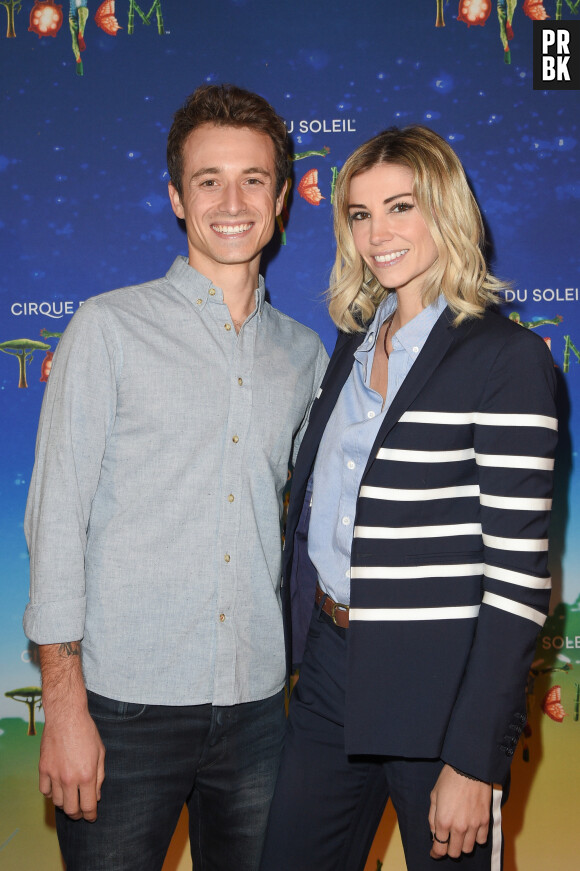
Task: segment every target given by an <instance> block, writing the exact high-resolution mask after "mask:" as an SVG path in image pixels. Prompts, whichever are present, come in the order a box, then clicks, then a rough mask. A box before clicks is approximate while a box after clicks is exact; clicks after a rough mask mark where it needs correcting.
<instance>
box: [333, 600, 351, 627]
mask: <svg viewBox="0 0 580 871" xmlns="http://www.w3.org/2000/svg"><path fill="white" fill-rule="evenodd" d="M337 608H342V610H343V611H348V605H343V604H342V602H333V603H332V607H331V609H330V616H331V617H332V622H333V623H334V625H335V626H338V623H337V622H336V609H337Z"/></svg>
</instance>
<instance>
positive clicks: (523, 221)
mask: <svg viewBox="0 0 580 871" xmlns="http://www.w3.org/2000/svg"><path fill="white" fill-rule="evenodd" d="M473 2H474V3H475V6H476V7H477V8H481V10H482V14H484V15H485V13H486V11H487V9H488V8H489V7H490V6H491V4H490V3H489V2H487V0H481V2H477V0H473ZM1 5H2V6H3V7H4V8H3V9H0V26H1V27H2V32H1V35H0V70H1V78H0V81H1V85H0V87H1V108H0V117H1V119H2V121H1V125H2V126H1V131H0V183H1V186H2V187H1V189H2V198H1V203H0V238H1V240H2V261H1V266H0V323H1V333H0V350H3V351H5V352H12V354H14V353H15V352H16V353H19V354H21V355H22V354H24V353H28V352H29V351H30V347H29V346H27V347H26V348H25V345H26V343H24V344H22V343H20V345H19V344H18V342H16V344H13V346H12V347H10V346H6V345H5V344H4V343H6V342H12V343H14V342H15V340H22V339H25V340H28V341H29V342H30V341H32V342H41V343H44V345H45V346H47V347H44V348H40V349H37V350H36V351H35V353H34V355H33V357H32V358H30V357H27V359H26V379H27V384H28V387H19V380H20V369H19V361H18V359H12V358H11V356H9V355H8V353H0V413H1V420H2V430H1V431H2V449H1V454H0V533H1V536H2V551H1V555H0V594H1V597H2V608H1V610H0V730H3V734H0V765H4V764H7V754H6V753H4V756H2V749H4V750H6V748H7V747H8V746H9V744H8V738H9V736H10V735H12V734H13V730H14V729H16V730H18V729H19V728H21V726H20V725H19V724H20V723H21V720H22V719H24V718H25V719H26V722H27V721H28V712H27V709H26V708H25V707H24V706H23V705H18V704H16V702H15V700H14V699H13V698H10V697H5V695H4V693H5V692H9V691H12V690H14V689H17V688H24V687H30V686H37V685H38V683H39V674H38V670H37V668H36V666H35V665H34V663H33V662H31V659H34V652H33V651H32V650H30V649H29V646H28V644H27V642H26V639H25V638H24V635H23V632H22V628H21V619H22V612H23V610H24V607H25V604H26V601H27V594H28V562H27V553H26V545H25V542H24V537H23V532H22V517H23V513H24V506H25V499H26V492H27V487H28V483H29V480H30V473H31V468H32V462H33V454H34V440H35V434H36V424H37V420H38V413H39V408H40V403H41V400H42V394H43V390H44V383H43V382H42V381H41V380H40V379H41V376H42V375H43V372H44V371H45V369H46V368H47V366H46V362H47V352H48V358H49V356H50V352H52V351H54V349H55V347H56V344H57V342H58V334H59V333H60V332H62V330H63V329H64V327H65V326H66V324H67V322H68V320H69V319H70V316H71V315H72V313H73V312H74V311H75V310H76V309H77V307H78V306H79V305H80V304H81V303H82V301H83V300H85V299H87V298H88V297H90V296H92V295H94V294H97V293H101V292H103V291H106V290H109V289H111V288H113V287H117V286H121V285H126V284H132V283H136V282H140V281H144V280H146V279H150V278H152V277H156V276H159V275H161V274H163V273H164V272H165V271H166V270H167V268H168V267H169V265H170V264H171V262H172V260H173V258H174V257H175V255H176V254H178V253H184V252H185V250H186V245H185V238H184V235H183V232H182V230H181V228H180V226H179V225H178V223H177V221H176V220H175V218H174V216H173V214H172V212H171V210H170V207H169V203H168V199H167V192H166V188H167V180H168V179H167V172H166V167H165V144H166V137H167V133H168V130H169V126H170V124H171V119H172V113H173V111H174V110H175V109H176V108H177V107H178V106H179V105H180V104H181V103H182V102H183V100H184V98H185V97H186V96H187V94H189V93H190V92H191V91H192V90H194V88H195V87H196V86H197V85H199V84H200V83H202V82H221V81H232V82H235V83H236V84H239V85H241V86H243V87H246V88H249V89H251V90H255V91H258V92H259V93H261V94H263V95H264V96H265V97H266V98H267V99H268V100H270V101H271V102H272V104H273V105H274V106H275V107H276V109H277V110H278V111H279V112H280V114H282V115H283V117H284V118H285V119H286V121H287V124H288V128H289V130H290V131H291V134H292V139H293V145H294V151H295V154H296V160H295V163H294V183H293V187H292V191H291V195H290V202H289V218H288V220H287V221H286V222H285V233H284V238H282V237H281V236H280V234H277V237H276V240H275V243H274V244H273V245H271V246H270V248H269V250H268V252H267V255H266V258H265V270H266V283H267V286H268V289H269V293H270V297H271V301H272V303H273V304H274V305H275V306H277V307H278V308H280V309H282V310H283V311H285V312H287V313H288V314H290V315H292V316H293V317H295V318H297V319H298V320H300V321H303V322H304V323H307V324H309V325H310V326H312V327H313V328H314V329H316V330H317V331H318V332H319V333H320V335H321V336H322V338H323V340H324V342H325V344H326V345H327V347H328V349H329V351H330V350H332V346H333V344H334V329H333V327H332V324H331V322H330V320H329V318H328V316H327V314H326V310H325V305H324V301H323V297H322V294H323V291H324V289H325V287H326V285H327V281H328V275H329V271H330V267H331V263H332V259H333V244H332V226H331V191H332V182H333V177H334V173H335V171H336V168H340V167H341V165H342V163H343V162H344V159H345V157H346V156H347V155H348V154H349V153H350V152H351V151H352V150H353V149H354V148H355V147H356V146H357V145H358V144H360V143H361V142H363V141H364V140H365V139H367V138H369V137H370V136H372V135H373V134H375V133H377V132H378V131H380V130H381V129H384V128H385V127H387V126H390V125H393V124H396V125H405V124H410V123H423V124H428V125H430V126H432V127H433V128H434V129H435V130H437V131H438V132H439V133H440V134H441V135H443V136H444V137H445V138H446V139H447V140H448V141H449V142H450V143H451V144H452V145H453V147H454V148H455V149H456V150H457V152H458V154H459V156H460V158H461V159H462V161H463V163H464V165H465V167H466V169H467V172H468V175H469V178H470V180H471V183H472V185H473V188H474V191H475V193H476V196H477V198H478V201H479V203H480V206H481V208H482V211H483V214H484V217H485V221H486V224H487V227H488V230H489V238H490V243H491V247H490V252H491V259H492V264H493V267H494V270H495V272H496V273H497V274H498V275H499V276H501V277H504V278H506V279H511V280H512V281H513V288H514V289H513V292H512V293H511V294H510V306H509V307H508V308H507V309H506V313H510V312H511V313H512V314H513V316H514V317H519V319H520V321H521V322H522V323H524V324H525V325H526V326H527V327H528V328H532V329H536V330H537V332H538V333H539V334H540V335H541V336H543V337H544V338H545V339H546V340H547V341H549V342H550V344H551V348H552V352H553V355H554V361H555V364H556V365H557V367H558V369H559V376H560V383H561V417H562V420H561V424H562V433H563V435H562V439H561V448H560V457H559V462H558V479H557V488H556V504H555V512H554V517H555V520H554V534H553V546H552V551H551V558H552V571H553V574H554V582H555V594H554V598H553V608H554V609H555V610H556V613H555V616H554V618H553V619H552V622H551V623H549V625H548V627H547V629H546V631H545V632H544V636H543V639H541V644H540V646H539V649H538V662H537V663H536V672H537V674H535V675H532V678H535V679H536V680H535V682H534V680H532V683H531V685H530V701H531V706H532V707H534V705H535V707H536V709H537V711H538V717H537V722H538V727H539V726H540V725H541V729H542V730H543V731H542V732H541V734H542V735H543V737H542V738H541V737H540V732H539V731H538V729H537V728H536V729H535V730H534V733H533V734H532V735H531V736H530V737H529V747H528V748H527V755H528V758H531V762H532V766H533V765H536V768H534V776H535V775H536V774H537V772H538V770H539V769H538V766H539V762H540V759H541V760H542V766H541V767H542V768H545V767H546V766H549V764H550V763H549V759H548V758H547V756H548V753H547V748H548V747H549V746H552V745H551V744H550V742H553V747H554V753H556V754H560V755H561V756H562V758H564V757H565V758H566V759H567V760H568V762H570V760H571V758H572V757H573V755H574V754H576V755H575V757H574V758H575V759H578V750H577V747H578V734H579V733H580V729H579V728H578V692H579V690H578V683H577V682H575V680H574V674H573V669H574V668H576V667H577V664H578V663H580V625H579V623H578V620H579V616H578V615H579V613H580V611H579V605H578V602H579V600H580V578H579V576H578V573H577V570H576V566H577V565H578V563H579V557H580V553H579V551H580V536H578V535H577V534H576V535H574V534H573V533H572V532H571V530H573V529H576V530H577V529H578V521H577V514H578V511H579V509H580V496H579V495H578V494H579V488H578V486H577V481H576V479H575V474H576V472H575V469H574V462H573V460H574V457H575V451H576V449H575V442H576V441H577V440H578V438H579V435H580V421H579V419H578V415H579V414H580V401H579V394H580V368H579V365H578V362H579V360H580V315H579V311H580V309H579V295H578V286H579V284H580V282H579V269H578V265H579V264H578V261H579V250H580V249H579V246H578V243H577V229H578V203H579V198H580V175H579V144H578V138H579V126H578V125H579V120H580V111H579V110H580V99H579V92H578V91H556V90H546V91H534V90H533V55H532V42H533V29H534V25H533V22H532V20H531V19H530V17H529V16H528V15H526V14H525V12H524V9H526V8H528V7H531V8H532V11H534V12H535V14H536V15H541V10H545V12H546V14H548V15H549V16H550V17H551V18H553V17H554V16H555V15H556V13H557V11H558V8H560V14H561V15H562V16H563V18H564V19H565V20H568V19H572V18H573V17H574V16H575V14H576V12H577V7H578V4H577V3H576V6H575V7H573V5H572V3H571V2H568V0H565V2H564V4H563V6H562V4H561V3H557V2H556V0H544V3H543V5H542V3H537V2H535V3H530V0H527V2H526V4H523V5H522V4H520V5H516V4H514V3H513V2H511V3H510V4H509V5H510V9H512V7H515V11H513V21H512V25H511V28H512V30H513V34H514V35H513V39H512V40H511V41H510V42H509V52H508V53H506V51H505V50H504V42H505V35H506V32H507V30H509V27H508V28H507V30H506V28H505V27H504V28H503V30H502V26H501V15H500V20H499V21H498V15H497V11H496V4H494V5H493V8H491V14H490V16H489V18H488V19H487V20H486V22H485V26H478V25H475V26H470V27H468V26H467V25H466V23H465V22H464V21H460V20H458V18H457V16H458V10H459V9H460V8H461V7H463V6H464V5H465V4H464V3H463V2H461V3H458V2H457V0H455V2H453V3H446V4H445V5H443V3H442V2H441V3H439V2H436V0H431V2H426V0H405V2H401V0H400V2H389V3H386V2H385V0H360V2H359V3H357V4H356V5H355V4H352V5H347V4H346V3H342V4H336V3H331V2H328V0H317V2H312V0H311V2H304V0H295V2H294V3H292V4H278V5H276V4H273V3H271V2H266V0H212V2H208V0H198V2H192V0H182V2H176V0H157V2H152V0H145V2H143V0H142V2H141V5H140V6H138V4H136V3H135V2H134V0H117V2H116V8H115V3H111V2H110V0H109V3H103V4H101V6H98V4H97V2H96V0H95V2H94V3H93V4H91V7H90V9H89V8H88V7H87V6H86V0H78V2H75V0H72V3H71V8H72V18H71V21H72V27H71V26H70V24H69V20H68V19H69V6H68V4H66V3H63V4H62V8H61V7H60V6H58V4H51V3H49V2H42V0H37V2H32V0H28V2H26V0H23V2H22V3H19V2H3V3H2V4H1ZM497 6H498V7H499V9H500V13H502V9H503V8H504V7H505V8H507V7H506V4H505V2H504V3H502V2H501V0H500V2H499V3H498V4H497ZM83 10H86V14H85V12H84V11H83ZM113 13H114V15H115V16H116V20H117V22H118V25H119V26H120V28H121V29H119V30H118V31H116V32H115V21H114V20H113V19H112V18H111V17H110V16H111V15H112V14H113ZM61 14H62V26H60V27H59V20H60V19H59V16H60V15H61ZM107 15H108V16H109V17H108V18H107ZM31 16H32V17H31ZM438 16H439V17H438ZM2 17H5V18H6V24H7V33H8V35H7V36H6V37H5V36H4V33H3V23H2V21H1V19H2ZM97 18H99V19H101V27H99V26H98V24H97ZM131 18H132V19H133V24H132V25H131ZM12 19H13V31H12V33H13V34H14V35H11V32H10V27H11V21H12ZM85 19H86V28H85V29H84V33H83V27H84V25H85ZM437 20H439V24H441V23H442V22H444V26H438V27H436V21H437ZM29 27H32V28H33V29H32V31H30V30H29ZM103 27H108V28H109V30H110V31H111V32H109V33H107V32H105V30H103V29H102V28H103ZM43 28H44V29H45V30H47V32H48V34H49V35H45V36H42V37H40V36H39V35H37V32H38V30H39V29H40V30H41V31H42V29H43ZM51 28H52V29H51ZM131 29H133V32H132V33H131V32H130V30H131ZM35 31H36V32H35ZM50 34H53V35H50ZM502 35H503V36H504V42H502ZM79 37H80V38H79ZM83 41H84V43H85V45H86V49H85V50H84V51H82V53H79V45H82V43H83ZM77 56H78V57H81V58H82V64H79V63H78V62H77ZM507 60H510V61H511V62H510V63H507V62H506V61H507ZM81 71H82V75H81V74H80V72H81ZM282 241H284V243H285V244H282ZM51 334H57V335H51ZM3 344H4V347H2V346H3ZM43 361H44V366H43ZM98 377H99V373H98V372H95V378H98ZM558 608H559V610H558ZM554 668H557V669H558V671H556V672H554V671H553V669H554ZM555 685H558V686H560V687H561V701H562V704H563V706H564V710H565V712H566V715H567V718H566V720H565V721H564V723H558V722H557V721H556V720H554V719H549V717H544V716H543V715H542V718H541V719H540V718H539V711H540V710H543V709H545V708H549V704H548V703H547V702H546V699H545V694H546V693H547V692H549V691H550V690H551V689H552V687H553V686H555ZM534 700H535V701H534ZM552 713H553V710H552ZM15 718H16V720H17V721H18V723H15ZM38 719H39V721H42V712H41V711H40V712H39V713H38ZM22 728H23V730H24V731H23V734H24V735H26V725H25V723H23V724H22ZM549 729H553V730H554V732H553V733H552V732H549V731H546V730H549ZM558 729H559V731H558ZM564 730H567V731H564ZM552 735H553V737H552ZM26 737H27V740H28V741H29V742H37V740H38V737H37V738H33V737H31V738H28V736H26ZM11 740H12V739H11ZM14 740H16V739H14ZM534 741H535V742H536V744H534ZM15 746H16V745H15ZM18 746H20V745H18ZM27 747H28V748H30V747H32V744H28V745H27ZM541 748H543V750H542V749H541ZM37 750H38V747H37V743H36V744H35V747H34V752H33V753H32V751H30V752H29V751H28V750H27V754H28V755H27V756H26V757H25V760H26V761H25V762H24V763H23V765H24V769H20V773H19V774H18V775H16V774H15V773H14V772H13V770H12V769H11V768H7V769H6V770H7V771H8V773H9V775H10V777H11V778H12V780H11V781H10V783H11V784H12V786H11V790H10V794H9V791H8V790H6V789H5V788H3V787H2V786H0V808H1V809H2V812H1V813H0V819H4V820H5V822H0V861H2V859H3V856H6V857H7V858H8V859H9V860H10V861H12V862H13V864H12V865H11V867H14V868H17V867H19V868H28V867H31V866H29V865H28V864H27V862H26V861H24V860H23V859H22V856H24V855H31V854H30V853H29V852H28V853H27V852H26V849H28V850H30V849H32V848H31V847H30V846H27V847H26V848H25V847H24V846H22V833H23V832H24V831H25V830H26V826H28V827H30V826H32V830H33V831H34V826H36V827H38V829H39V830H40V829H42V827H43V826H45V822H44V818H43V816H42V814H39V815H38V817H37V818H36V817H35V816H34V814H36V813H37V811H36V810H31V809H30V808H32V807H33V806H32V805H31V806H30V808H28V805H27V804H26V801H27V800H25V799H24V798H23V799H22V800H23V804H22V809H21V811H19V812H20V813H21V814H22V817H23V818H24V817H26V818H27V823H26V826H25V825H24V824H23V822H22V821H19V820H18V819H16V820H15V819H14V813H16V811H15V810H14V807H13V804H14V802H13V790H17V791H18V789H19V788H20V787H19V785H18V784H19V783H22V784H24V783H25V784H26V789H25V788H24V786H22V795H23V796H24V795H28V792H26V790H28V784H29V782H32V781H33V780H34V777H35V775H34V771H33V770H32V772H31V771H30V765H31V763H30V758H33V757H34V758H35V755H36V754H37ZM23 758H24V757H23ZM32 765H33V767H34V765H35V762H33V763H32ZM24 771H26V772H27V773H26V776H25V775H24ZM538 776H539V774H538ZM19 778H20V779H19ZM532 780H533V778H530V783H531V781H532ZM6 782H7V781H6ZM547 782H548V783H550V782H551V781H550V778H549V776H548V781H547ZM553 788H554V796H555V795H556V794H557V793H558V794H559V795H561V794H562V788H563V786H562V783H561V782H560V783H559V784H558V785H557V786H556V783H555V782H554V784H553ZM30 801H32V799H30ZM538 801H539V799H538ZM567 802H568V804H567V807H568V808H574V806H575V809H576V812H577V810H578V806H579V805H578V799H577V798H576V799H574V797H573V794H572V789H570V798H569V799H567ZM574 802H575V805H574ZM532 804H533V801H532ZM34 808H36V805H34ZM8 809H10V814H12V816H10V814H8V815H7V814H5V813H4V811H5V810H6V811H7V813H8ZM538 813H540V812H539V811H538ZM542 813H543V811H542ZM31 816H32V821H31V819H30V817H31ZM550 825H553V823H550ZM529 837H530V838H532V839H533V833H530V835H529ZM564 840H565V838H564ZM19 843H20V844H21V846H18V844H19ZM534 855H535V856H537V857H538V859H537V861H538V865H537V867H538V868H540V867H546V866H545V864H542V865H541V864H539V863H540V862H544V859H542V858H541V856H542V853H541V850H540V849H539V848H538V849H537V850H536V851H535V853H534ZM11 856H12V857H13V858H12V859H10V857H11ZM514 861H515V859H514ZM530 861H534V860H533V859H531V860H528V864H526V866H525V869H526V871H528V869H532V868H533V867H534V866H533V865H532V864H529V862H530ZM43 867H45V868H48V865H46V864H44V865H43ZM51 867H52V866H51ZM54 867H57V866H56V865H55V866H54ZM514 867H515V866H514ZM554 867H555V866H554ZM562 867H571V865H566V864H565V863H564V864H563V865H562Z"/></svg>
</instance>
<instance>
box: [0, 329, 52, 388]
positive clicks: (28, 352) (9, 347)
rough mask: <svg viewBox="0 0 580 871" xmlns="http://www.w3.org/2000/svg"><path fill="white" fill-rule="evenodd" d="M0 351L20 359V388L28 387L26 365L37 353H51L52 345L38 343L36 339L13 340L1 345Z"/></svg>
mask: <svg viewBox="0 0 580 871" xmlns="http://www.w3.org/2000/svg"><path fill="white" fill-rule="evenodd" d="M0 351H3V352H4V353H5V354H10V355H11V356H12V357H18V363H19V366H20V380H19V382H18V386H19V387H28V384H27V383H26V364H27V363H29V362H30V361H31V360H32V358H33V357H34V352H35V351H50V345H47V344H46V342H36V341H35V340H34V339H11V340H10V341H9V342H2V343H0Z"/></svg>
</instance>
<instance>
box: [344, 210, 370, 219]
mask: <svg viewBox="0 0 580 871" xmlns="http://www.w3.org/2000/svg"><path fill="white" fill-rule="evenodd" d="M368 216H369V213H368V212H351V214H350V215H349V218H350V220H351V221H364V220H365V218H368Z"/></svg>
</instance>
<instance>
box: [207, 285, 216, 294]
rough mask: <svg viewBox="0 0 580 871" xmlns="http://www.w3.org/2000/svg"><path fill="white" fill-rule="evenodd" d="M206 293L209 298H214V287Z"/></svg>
mask: <svg viewBox="0 0 580 871" xmlns="http://www.w3.org/2000/svg"><path fill="white" fill-rule="evenodd" d="M208 293H209V295H210V296H215V287H210V289H209V290H208Z"/></svg>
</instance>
